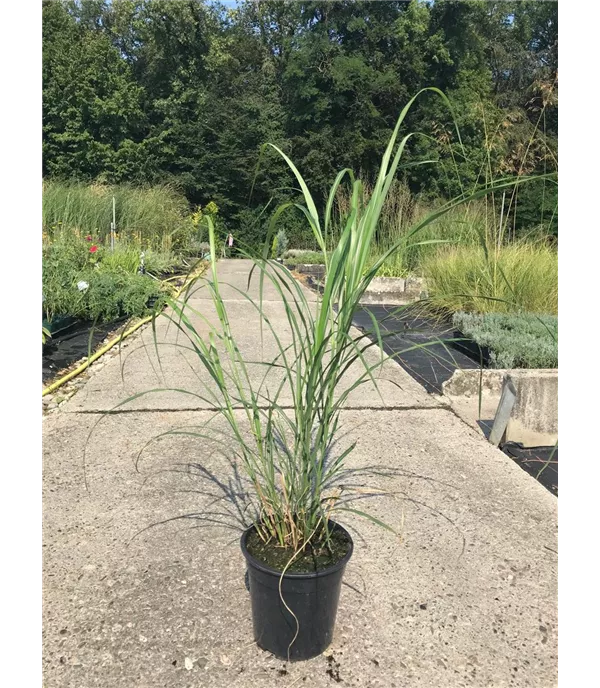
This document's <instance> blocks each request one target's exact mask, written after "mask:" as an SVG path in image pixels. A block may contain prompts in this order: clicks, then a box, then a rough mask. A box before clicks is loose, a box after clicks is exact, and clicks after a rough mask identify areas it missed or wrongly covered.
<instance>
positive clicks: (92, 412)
mask: <svg viewBox="0 0 600 688" xmlns="http://www.w3.org/2000/svg"><path fill="white" fill-rule="evenodd" d="M257 408H258V409H259V410H262V411H266V410H268V409H269V408H270V407H269V406H258V407H257ZM279 408H280V409H281V410H282V411H293V410H294V407H293V406H280V407H279ZM232 409H233V410H234V411H243V410H244V407H243V406H232ZM452 410H453V409H452V407H451V406H450V405H446V404H443V403H440V405H439V406H418V405H404V406H403V405H397V406H344V408H343V409H342V411H452ZM200 411H206V412H207V413H220V409H212V408H206V407H203V406H195V407H186V408H151V409H149V408H141V409H119V410H117V409H114V410H108V411H102V410H100V409H75V410H73V411H71V410H68V411H67V410H65V411H61V412H62V413H70V414H78V413H82V414H84V413H85V414H88V415H98V414H99V415H107V416H108V415H111V416H117V415H119V414H126V413H195V412H200ZM455 415H456V414H455ZM463 422H464V421H463Z"/></svg>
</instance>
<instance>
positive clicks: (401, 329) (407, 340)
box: [353, 303, 479, 394]
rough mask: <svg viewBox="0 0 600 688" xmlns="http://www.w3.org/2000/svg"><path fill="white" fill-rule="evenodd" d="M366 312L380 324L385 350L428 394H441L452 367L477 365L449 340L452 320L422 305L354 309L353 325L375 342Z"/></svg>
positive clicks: (470, 367) (370, 322)
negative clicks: (432, 314)
mask: <svg viewBox="0 0 600 688" xmlns="http://www.w3.org/2000/svg"><path fill="white" fill-rule="evenodd" d="M369 313H370V314H371V315H372V316H373V317H374V318H375V320H376V321H377V324H378V326H379V329H380V332H381V335H382V338H383V341H382V343H383V349H384V351H385V352H386V353H387V354H389V355H390V356H393V357H394V360H395V361H397V362H398V363H399V364H400V365H401V366H402V368H404V370H406V372H407V373H408V374H409V375H410V376H411V377H412V378H414V379H415V380H416V381H417V382H418V383H419V384H420V385H422V386H423V387H424V388H425V389H426V391H427V392H428V393H429V394H441V393H442V384H443V383H444V382H446V380H449V379H450V378H451V377H452V375H453V373H454V371H455V370H457V369H459V368H461V369H471V370H472V369H477V368H479V365H478V364H477V363H476V362H475V361H474V360H473V359H472V358H471V357H470V356H467V355H466V354H465V353H464V352H463V351H460V350H456V349H455V348H453V347H452V345H451V343H450V342H449V341H448V340H450V339H453V338H454V327H453V325H452V323H451V322H448V321H444V320H436V319H435V318H432V317H427V316H425V315H424V314H423V307H422V305H419V304H418V303H416V304H413V305H410V306H386V305H369V306H363V307H361V308H359V309H357V310H356V311H355V313H354V316H353V322H354V325H355V326H356V327H357V328H358V329H360V330H361V331H362V332H364V333H365V334H366V335H367V336H368V337H369V339H370V340H371V341H375V342H376V341H377V334H376V333H375V331H374V327H373V321H372V319H371V316H370V315H369Z"/></svg>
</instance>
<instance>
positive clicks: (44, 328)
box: [42, 325, 52, 344]
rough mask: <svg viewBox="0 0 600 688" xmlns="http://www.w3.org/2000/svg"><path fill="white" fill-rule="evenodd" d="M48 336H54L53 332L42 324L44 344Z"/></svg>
mask: <svg viewBox="0 0 600 688" xmlns="http://www.w3.org/2000/svg"><path fill="white" fill-rule="evenodd" d="M48 337H52V334H51V333H50V330H49V329H48V328H47V327H44V326H43V325H42V344H45V343H46V339H47V338H48Z"/></svg>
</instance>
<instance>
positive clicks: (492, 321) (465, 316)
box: [452, 312, 558, 368]
mask: <svg viewBox="0 0 600 688" xmlns="http://www.w3.org/2000/svg"><path fill="white" fill-rule="evenodd" d="M452 322H453V324H454V326H455V327H456V328H457V329H458V330H460V332H462V334H464V335H465V336H466V337H469V338H471V339H473V340H474V341H475V342H477V344H479V346H480V347H487V348H488V349H489V350H490V367H491V368H557V367H558V318H557V317H556V316H552V315H539V316H538V315H533V314H530V313H526V314H521V315H513V314H504V313H486V314H478V313H464V312H459V313H455V314H454V316H453V317H452Z"/></svg>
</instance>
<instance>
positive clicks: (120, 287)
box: [75, 271, 165, 322]
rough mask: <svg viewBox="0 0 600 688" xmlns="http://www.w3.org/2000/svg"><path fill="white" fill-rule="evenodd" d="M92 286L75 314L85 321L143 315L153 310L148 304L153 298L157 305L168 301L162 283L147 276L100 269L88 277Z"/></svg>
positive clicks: (101, 320)
mask: <svg viewBox="0 0 600 688" xmlns="http://www.w3.org/2000/svg"><path fill="white" fill-rule="evenodd" d="M89 285H90V286H89V289H88V290H87V292H86V294H85V298H84V299H83V302H82V307H81V309H80V311H79V313H76V314H75V315H78V316H79V317H82V318H85V319H86V320H96V319H97V320H98V322H103V321H110V320H116V319H117V318H120V317H122V316H127V317H134V316H139V317H141V316H144V315H148V314H149V313H151V312H152V311H153V310H154V307H150V306H149V302H151V301H152V300H155V304H156V307H160V306H162V305H164V303H165V295H164V293H163V292H162V290H161V288H160V284H159V283H158V282H157V281H156V280H154V279H152V278H151V277H147V276H144V275H129V274H127V273H124V272H120V271H119V272H114V271H113V272H109V271H97V273H96V274H92V275H90V276H89Z"/></svg>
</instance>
